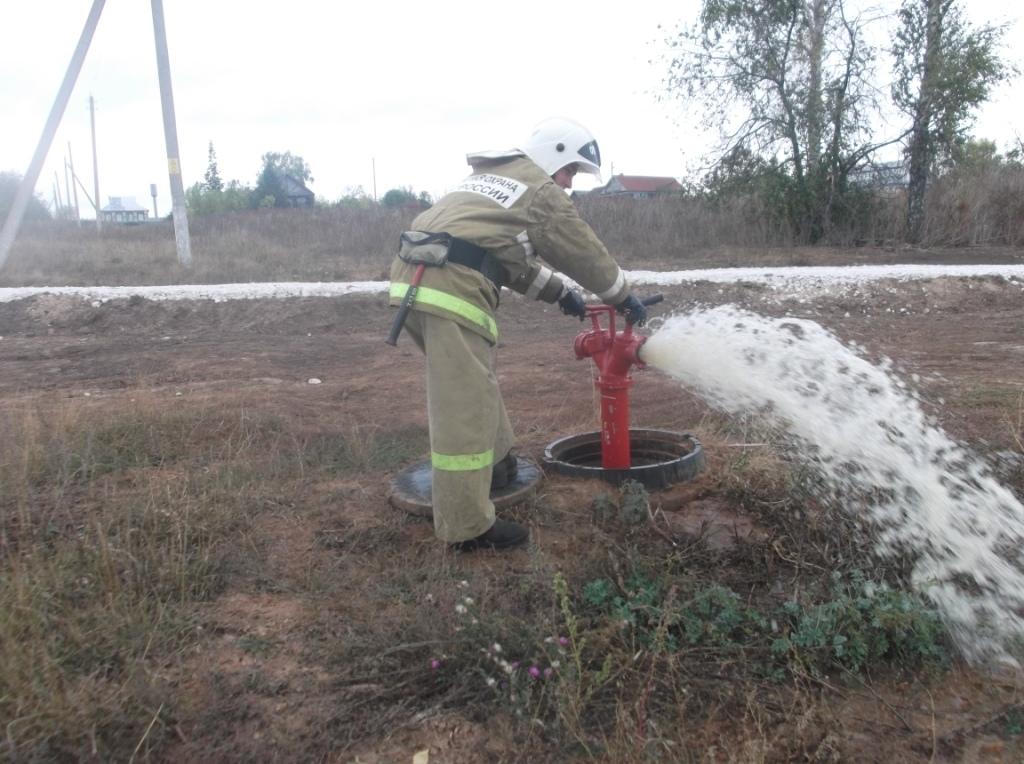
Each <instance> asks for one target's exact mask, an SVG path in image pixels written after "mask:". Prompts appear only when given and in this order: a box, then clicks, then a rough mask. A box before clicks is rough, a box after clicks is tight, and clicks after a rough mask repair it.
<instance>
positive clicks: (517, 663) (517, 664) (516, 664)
mask: <svg viewBox="0 0 1024 764" xmlns="http://www.w3.org/2000/svg"><path fill="white" fill-rule="evenodd" d="M512 668H513V669H517V668H519V661H512Z"/></svg>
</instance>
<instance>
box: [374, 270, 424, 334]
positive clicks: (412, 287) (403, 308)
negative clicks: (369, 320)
mask: <svg viewBox="0 0 1024 764" xmlns="http://www.w3.org/2000/svg"><path fill="white" fill-rule="evenodd" d="M426 267H427V266H426V265H424V264H423V263H420V264H419V265H417V266H416V272H415V273H414V274H413V276H412V281H411V282H410V283H409V288H408V289H407V290H406V292H405V297H403V298H402V304H401V305H399V306H398V312H397V313H396V314H395V320H394V321H392V322H391V333H390V334H388V338H387V339H386V340H384V341H385V342H386V343H387V344H389V345H390V346H391V347H395V346H396V345H397V344H398V335H399V334H401V333H402V327H403V326H405V319H406V317H408V315H409V311H410V310H412V303H413V301H414V300H415V299H416V290H417V289H419V286H420V279H422V278H423V270H424V269H425V268H426Z"/></svg>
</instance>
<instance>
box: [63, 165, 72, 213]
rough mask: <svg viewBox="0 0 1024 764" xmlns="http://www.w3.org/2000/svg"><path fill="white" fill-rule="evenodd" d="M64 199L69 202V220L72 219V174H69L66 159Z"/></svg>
mask: <svg viewBox="0 0 1024 764" xmlns="http://www.w3.org/2000/svg"><path fill="white" fill-rule="evenodd" d="M64 198H65V199H67V202H68V207H67V210H68V219H69V220H70V219H71V173H69V172H68V160H67V158H65V159H64Z"/></svg>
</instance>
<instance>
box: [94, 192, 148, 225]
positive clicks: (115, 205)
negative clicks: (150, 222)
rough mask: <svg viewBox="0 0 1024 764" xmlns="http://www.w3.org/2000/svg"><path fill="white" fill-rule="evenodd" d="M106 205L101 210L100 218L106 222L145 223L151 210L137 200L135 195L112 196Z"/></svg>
mask: <svg viewBox="0 0 1024 764" xmlns="http://www.w3.org/2000/svg"><path fill="white" fill-rule="evenodd" d="M108 199H109V202H108V204H107V206H106V207H104V208H103V209H101V210H100V220H102V221H103V222H105V223H145V222H146V218H148V217H149V211H148V210H147V209H146V208H145V207H143V206H142V205H141V204H139V203H138V202H137V201H135V197H134V196H111V197H108Z"/></svg>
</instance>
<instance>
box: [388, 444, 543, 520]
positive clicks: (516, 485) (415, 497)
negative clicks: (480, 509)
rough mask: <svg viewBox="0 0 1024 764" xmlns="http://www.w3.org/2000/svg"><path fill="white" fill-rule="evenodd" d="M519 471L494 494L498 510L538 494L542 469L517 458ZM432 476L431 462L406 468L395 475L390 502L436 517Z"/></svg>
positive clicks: (494, 501)
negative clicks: (432, 494) (432, 500)
mask: <svg viewBox="0 0 1024 764" xmlns="http://www.w3.org/2000/svg"><path fill="white" fill-rule="evenodd" d="M516 464H517V467H518V470H517V472H516V477H515V480H513V481H512V482H510V483H509V484H508V485H507V486H505V487H504V488H500V489H498V490H494V491H491V496H490V498H491V502H493V504H494V508H495V509H503V508H505V507H513V506H515V505H516V504H522V503H523V502H524V501H526V500H527V499H528V498H530V497H531V496H532V495H533V494H534V493H536V492H537V484H538V483H540V479H541V471H540V468H539V467H538V466H537V465H536V464H534V463H533V462H531V461H530V460H529V459H524V458H523V457H521V456H519V457H516ZM431 477H432V471H431V466H430V460H429V459H425V460H423V461H422V462H417V463H416V464H413V465H410V466H409V467H406V468H405V469H404V470H402V471H401V472H399V473H398V474H397V475H395V477H394V479H393V480H392V481H391V489H390V492H389V493H388V501H390V502H391V504H392V506H395V507H397V508H398V509H404V510H405V511H406V512H410V513H412V514H414V515H421V516H423V517H433V514H434V510H433V507H432V505H431V499H432V496H431V486H430V482H431Z"/></svg>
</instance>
